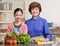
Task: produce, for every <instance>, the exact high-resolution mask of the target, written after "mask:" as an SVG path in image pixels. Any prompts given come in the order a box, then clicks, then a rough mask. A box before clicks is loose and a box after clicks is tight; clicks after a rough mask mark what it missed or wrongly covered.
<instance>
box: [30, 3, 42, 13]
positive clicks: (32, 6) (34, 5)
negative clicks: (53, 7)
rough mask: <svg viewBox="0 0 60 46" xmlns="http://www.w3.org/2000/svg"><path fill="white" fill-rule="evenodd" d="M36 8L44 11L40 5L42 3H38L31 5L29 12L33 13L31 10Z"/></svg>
mask: <svg viewBox="0 0 60 46" xmlns="http://www.w3.org/2000/svg"><path fill="white" fill-rule="evenodd" d="M35 7H38V8H39V12H41V11H42V8H41V4H40V3H38V2H32V3H31V4H30V5H29V12H30V13H31V9H32V8H35Z"/></svg>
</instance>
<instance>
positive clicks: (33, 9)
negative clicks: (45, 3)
mask: <svg viewBox="0 0 60 46" xmlns="http://www.w3.org/2000/svg"><path fill="white" fill-rule="evenodd" d="M39 13H40V12H39V8H38V7H35V8H32V9H31V15H32V17H36V16H38V15H39Z"/></svg>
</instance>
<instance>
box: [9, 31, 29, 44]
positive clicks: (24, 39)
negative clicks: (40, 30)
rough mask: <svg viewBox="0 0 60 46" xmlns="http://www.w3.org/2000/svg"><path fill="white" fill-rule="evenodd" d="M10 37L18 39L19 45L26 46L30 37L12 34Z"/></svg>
mask: <svg viewBox="0 0 60 46" xmlns="http://www.w3.org/2000/svg"><path fill="white" fill-rule="evenodd" d="M10 34H11V36H12V37H15V38H17V39H18V43H19V44H28V43H30V35H29V34H19V35H16V34H15V33H14V32H11V33H10Z"/></svg>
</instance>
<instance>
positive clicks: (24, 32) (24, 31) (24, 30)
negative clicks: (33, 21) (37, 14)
mask: <svg viewBox="0 0 60 46" xmlns="http://www.w3.org/2000/svg"><path fill="white" fill-rule="evenodd" d="M22 28H23V34H27V33H28V27H27V25H26V24H23V26H22Z"/></svg>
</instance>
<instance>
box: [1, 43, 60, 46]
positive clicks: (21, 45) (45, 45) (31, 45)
mask: <svg viewBox="0 0 60 46" xmlns="http://www.w3.org/2000/svg"><path fill="white" fill-rule="evenodd" d="M0 46H60V43H57V42H54V43H52V44H35V43H31V44H15V45H6V44H0Z"/></svg>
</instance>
